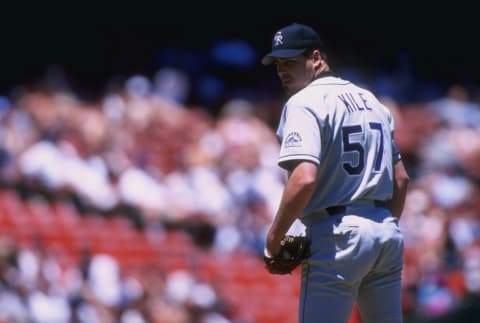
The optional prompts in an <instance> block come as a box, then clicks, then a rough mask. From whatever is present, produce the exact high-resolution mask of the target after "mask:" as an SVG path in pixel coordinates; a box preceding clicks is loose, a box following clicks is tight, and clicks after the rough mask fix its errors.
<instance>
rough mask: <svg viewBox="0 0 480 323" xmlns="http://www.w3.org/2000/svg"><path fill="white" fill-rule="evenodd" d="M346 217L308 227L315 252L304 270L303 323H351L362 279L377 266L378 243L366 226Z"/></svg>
mask: <svg viewBox="0 0 480 323" xmlns="http://www.w3.org/2000/svg"><path fill="white" fill-rule="evenodd" d="M346 218H347V217H344V216H341V215H340V216H332V217H328V218H326V219H323V220H322V221H319V222H316V223H313V224H310V225H308V226H307V235H308V236H309V237H310V239H311V241H312V245H311V251H312V253H311V256H310V258H309V259H308V261H307V262H306V263H305V264H304V265H303V267H302V285H301V295H300V304H299V322H300V323H321V322H328V323H347V321H348V318H349V317H350V314H351V311H352V306H353V303H354V301H355V299H356V296H357V288H358V284H359V282H360V280H361V277H363V276H364V275H365V272H366V271H368V268H371V266H372V265H373V260H374V259H375V257H374V253H373V252H372V251H373V250H374V249H373V243H374V241H373V240H372V239H370V235H369V234H368V233H367V234H365V231H368V230H365V228H364V226H365V223H362V222H358V221H346ZM353 220H355V219H353ZM364 222H365V221H364Z"/></svg>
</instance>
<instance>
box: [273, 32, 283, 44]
mask: <svg viewBox="0 0 480 323" xmlns="http://www.w3.org/2000/svg"><path fill="white" fill-rule="evenodd" d="M281 44H283V35H282V32H281V31H278V32H277V33H276V34H275V36H273V46H278V45H281Z"/></svg>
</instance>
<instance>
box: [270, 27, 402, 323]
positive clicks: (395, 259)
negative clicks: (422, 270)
mask: <svg viewBox="0 0 480 323" xmlns="http://www.w3.org/2000/svg"><path fill="white" fill-rule="evenodd" d="M262 63H263V64H264V65H268V64H271V63H273V64H274V65H275V67H276V72H277V75H278V77H279V79H280V81H281V84H282V86H283V88H284V90H285V92H286V93H287V94H288V95H289V99H288V101H287V102H286V104H285V106H284V107H283V111H282V114H281V116H280V121H279V125H278V129H277V136H278V138H279V140H280V142H281V149H280V154H279V157H278V164H279V166H280V167H282V168H284V169H286V170H287V171H288V181H287V183H286V186H285V189H284V192H283V196H282V199H281V202H280V205H279V207H278V210H277V213H276V216H275V218H274V220H273V223H272V224H271V227H270V230H269V232H268V235H267V239H266V245H265V254H266V255H267V256H275V255H276V254H277V253H278V252H279V250H280V242H281V240H282V238H283V237H284V235H285V233H286V232H287V231H288V229H289V228H290V226H291V225H292V224H293V223H294V221H295V220H296V219H299V220H300V221H301V222H302V223H303V224H304V225H305V227H306V235H307V237H308V238H309V239H310V240H311V254H310V257H309V258H308V259H307V260H306V261H305V262H304V264H303V265H302V266H303V267H302V282H301V284H302V285H301V296H300V304H299V322H303V323H307V322H308V323H319V322H328V323H346V322H347V321H348V318H349V316H350V313H351V310H352V306H353V304H354V302H357V304H358V306H359V310H360V313H361V316H362V322H363V323H374V322H375V323H388V322H395V323H398V322H402V311H401V301H400V294H401V271H402V258H403V237H402V233H401V232H400V229H399V226H398V219H399V218H400V215H401V213H402V210H403V204H404V200H405V195H406V190H407V186H408V181H409V177H408V174H407V172H406V171H405V167H404V165H403V163H402V160H401V156H400V154H399V151H398V149H397V147H396V145H395V143H394V139H393V128H394V120H393V117H392V114H391V113H390V112H389V110H388V109H387V108H386V107H385V106H383V105H382V104H381V103H380V102H379V101H378V99H377V98H376V97H375V96H374V95H373V94H372V93H371V92H370V91H368V90H366V89H364V88H361V87H359V86H357V85H355V84H353V83H352V82H349V81H348V80H345V79H342V78H340V77H339V76H337V75H335V73H334V72H333V71H332V70H331V69H330V67H329V64H328V59H327V56H326V54H325V49H324V44H323V42H322V41H321V39H320V37H319V36H318V34H317V32H316V31H315V30H314V29H312V28H311V27H309V26H306V25H302V24H297V23H295V24H291V25H288V26H286V27H284V28H282V29H280V30H279V31H278V32H276V33H275V34H274V36H273V41H272V51H271V52H270V53H268V54H267V55H265V56H264V58H263V59H262Z"/></svg>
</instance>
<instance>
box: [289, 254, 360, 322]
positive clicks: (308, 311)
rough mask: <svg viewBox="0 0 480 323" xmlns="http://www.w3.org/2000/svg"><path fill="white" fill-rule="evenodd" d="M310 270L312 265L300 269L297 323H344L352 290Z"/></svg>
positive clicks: (347, 314)
mask: <svg viewBox="0 0 480 323" xmlns="http://www.w3.org/2000/svg"><path fill="white" fill-rule="evenodd" d="M312 267H313V268H312ZM314 268H315V265H311V264H308V263H307V264H304V265H303V267H302V285H301V290H300V293H301V294H300V304H299V316H298V322H299V323H322V322H328V323H347V321H348V319H349V317H350V314H351V311H352V307H353V303H354V301H355V294H356V291H355V288H353V287H352V286H350V285H349V284H348V283H346V282H345V281H343V280H342V279H340V278H338V277H336V276H334V275H331V274H321V273H319V271H318V269H314ZM312 270H314V271H312Z"/></svg>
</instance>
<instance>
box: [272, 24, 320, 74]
mask: <svg viewBox="0 0 480 323" xmlns="http://www.w3.org/2000/svg"><path fill="white" fill-rule="evenodd" d="M313 48H319V49H320V48H323V42H322V40H321V39H320V36H319V35H318V34H317V32H316V31H315V30H314V29H313V28H311V27H309V26H306V25H303V24H299V23H293V24H291V25H288V26H286V27H283V28H282V29H280V30H279V31H277V32H276V33H275V35H274V36H273V39H272V51H271V52H270V53H268V54H267V55H265V56H264V57H263V58H262V64H263V65H269V64H271V63H272V62H273V59H274V58H291V57H295V56H298V55H301V54H303V53H304V52H305V51H306V50H308V49H313Z"/></svg>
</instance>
